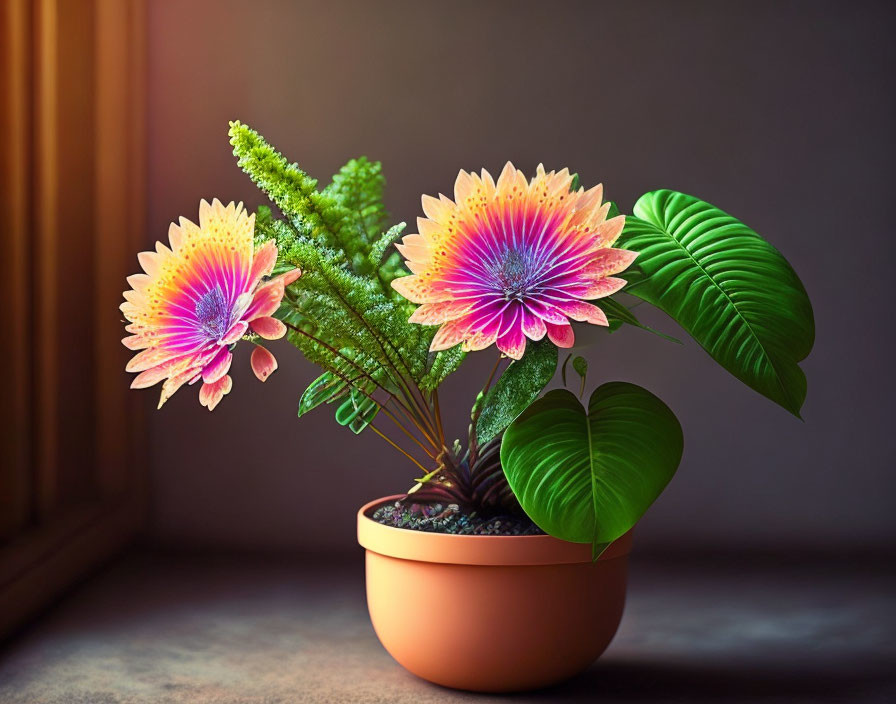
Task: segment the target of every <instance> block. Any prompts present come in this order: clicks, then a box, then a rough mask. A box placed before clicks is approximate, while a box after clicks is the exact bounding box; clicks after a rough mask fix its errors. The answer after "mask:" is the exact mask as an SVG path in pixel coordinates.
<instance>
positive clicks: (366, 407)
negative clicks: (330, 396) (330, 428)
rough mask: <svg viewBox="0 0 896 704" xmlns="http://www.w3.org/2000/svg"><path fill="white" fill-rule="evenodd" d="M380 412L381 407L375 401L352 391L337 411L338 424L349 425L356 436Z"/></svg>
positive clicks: (355, 390) (356, 391) (354, 390)
mask: <svg viewBox="0 0 896 704" xmlns="http://www.w3.org/2000/svg"><path fill="white" fill-rule="evenodd" d="M378 412H379V406H377V405H376V402H375V401H374V400H373V399H371V398H369V397H367V396H365V395H364V394H363V393H361V392H360V391H358V390H357V389H352V390H351V393H350V394H349V397H348V398H347V399H345V401H343V402H342V403H341V404H340V406H339V408H337V409H336V422H337V423H339V425H347V426H348V427H349V429H350V430H351V431H352V432H353V433H354V434H355V435H358V434H359V433H360V432H361V431H362V430H364V428H366V427H367V426H368V425H369V424H370V422H371V421H372V420H373V419H374V417H375V416H376V414H377V413H378Z"/></svg>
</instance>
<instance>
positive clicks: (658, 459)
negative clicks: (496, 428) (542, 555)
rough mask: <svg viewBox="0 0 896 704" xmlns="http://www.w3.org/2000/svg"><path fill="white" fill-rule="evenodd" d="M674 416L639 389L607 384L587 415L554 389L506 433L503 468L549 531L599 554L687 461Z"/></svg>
mask: <svg viewBox="0 0 896 704" xmlns="http://www.w3.org/2000/svg"><path fill="white" fill-rule="evenodd" d="M682 448H683V438H682V434H681V426H680V425H679V423H678V420H677V419H676V418H675V415H674V414H673V413H672V411H670V410H669V408H668V407H667V406H666V404H664V403H663V402H662V401H661V400H660V399H658V398H657V397H656V396H654V395H653V394H652V393H650V392H649V391H647V390H645V389H642V388H641V387H640V386H636V385H634V384H629V383H626V382H611V383H608V384H604V385H602V386H600V387H599V388H598V389H597V390H596V391H595V392H594V393H593V394H592V395H591V399H590V401H589V403H588V410H587V412H586V410H585V409H584V408H583V407H582V404H581V403H579V401H578V399H576V397H575V396H574V395H573V394H572V393H571V392H569V391H567V390H566V389H556V390H554V391H550V392H548V393H547V394H545V396H544V397H543V398H541V399H539V400H538V401H536V402H535V403H533V404H532V405H531V406H529V408H527V409H526V411H525V412H524V413H523V414H522V415H521V416H520V417H519V418H517V419H516V420H515V421H513V423H511V424H510V427H508V428H507V430H506V431H505V432H504V438H503V440H502V444H501V464H502V465H503V467H504V473H505V475H506V476H507V481H508V483H509V484H510V488H511V489H513V493H514V494H515V495H516V497H517V498H518V499H519V501H520V505H521V506H522V507H523V510H525V512H526V513H527V514H528V515H529V517H530V518H531V519H532V520H533V521H534V522H535V523H536V524H537V525H538V526H539V527H540V528H541V529H542V530H544V531H545V532H546V533H548V534H550V535H553V536H554V537H556V538H560V539H561V540H568V541H571V542H574V543H591V544H592V546H594V552H595V554H599V553H600V552H601V551H602V548H603V547H605V546H606V545H608V544H609V543H611V542H613V541H614V540H616V539H617V538H619V537H620V536H622V535H623V534H625V533H626V532H627V531H629V530H630V529H631V528H632V526H634V525H635V523H636V522H637V521H638V519H639V518H640V517H641V516H642V515H644V512H645V511H646V510H647V509H648V508H649V507H650V505H651V504H652V503H653V502H654V500H655V499H656V498H657V496H659V495H660V492H662V490H663V489H664V488H665V486H666V484H668V483H669V480H670V479H672V476H673V475H674V474H675V470H676V469H677V468H678V463H679V462H680V461H681V453H682Z"/></svg>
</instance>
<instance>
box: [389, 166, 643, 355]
mask: <svg viewBox="0 0 896 704" xmlns="http://www.w3.org/2000/svg"><path fill="white" fill-rule="evenodd" d="M571 185H572V176H571V175H570V174H569V171H568V170H567V169H564V170H563V171H560V172H554V171H551V172H549V173H545V170H544V167H543V166H541V165H539V166H538V170H537V173H536V175H535V177H534V178H533V179H532V180H531V181H527V180H526V177H525V175H524V174H523V173H522V172H521V171H519V170H517V169H516V168H514V166H513V164H511V163H510V162H507V165H506V166H505V167H504V170H503V171H502V172H501V175H500V177H499V178H498V181H497V183H496V182H495V181H494V179H492V177H491V175H490V174H489V173H488V171H486V170H485V169H483V170H482V174H481V175H477V174H475V173H472V174H471V173H467V172H466V171H461V172H460V173H459V174H458V176H457V181H456V183H455V185H454V200H453V201H452V200H450V199H449V198H447V197H445V196H443V195H440V196H439V198H433V197H431V196H426V195H424V196H423V212H424V213H425V214H426V217H425V218H418V219H417V226H418V229H419V234H413V235H408V236H406V237H405V238H404V239H403V240H402V243H401V244H399V245H397V246H398V249H399V251H400V252H401V253H402V255H403V256H404V257H405V259H406V264H407V267H408V268H409V269H410V270H411V272H412V274H411V275H410V276H404V277H402V278H399V279H395V280H394V281H393V282H392V286H393V287H394V288H395V289H396V290H397V291H398V292H399V293H401V294H402V295H403V296H404V297H405V298H407V299H408V300H410V301H412V302H414V303H420V304H422V305H420V307H419V308H417V310H416V311H414V313H413V315H412V316H411V318H410V321H411V322H413V323H421V324H423V325H440V326H441V327H440V328H439V330H438V332H437V333H436V335H435V337H434V338H433V341H432V346H431V349H432V350H444V349H448V348H450V347H453V346H455V345H457V344H459V343H460V344H462V345H463V349H464V350H466V351H473V350H480V349H484V348H486V347H489V346H490V345H492V344H496V345H497V347H498V349H499V350H501V352H503V353H504V354H506V355H507V356H508V357H512V358H514V359H519V358H520V357H522V356H523V353H524V352H525V349H526V339H527V338H528V339H530V340H540V339H542V338H543V337H544V336H545V335H547V336H548V338H550V340H551V341H552V342H553V343H554V344H556V345H557V346H559V347H572V345H573V342H574V335H573V330H572V326H571V325H570V320H576V321H583V322H588V323H592V324H595V325H607V324H608V321H607V317H606V315H605V314H604V312H603V311H602V310H601V309H600V308H598V307H597V306H595V305H593V304H591V303H588V302H587V301H589V300H593V299H597V298H603V297H604V296H609V295H611V294H613V293H616V292H617V291H619V289H621V288H622V287H623V286H624V285H625V281H624V280H623V279H620V278H614V277H613V274H618V273H619V272H621V271H622V270H624V269H625V268H626V267H628V265H629V264H631V263H632V261H633V260H634V258H635V257H636V256H637V255H636V253H635V252H630V251H627V250H624V249H614V248H613V247H612V244H613V243H614V242H615V241H616V239H617V238H618V237H619V234H620V233H621V232H622V227H623V225H624V223H625V218H624V216H622V215H619V216H617V217H614V218H611V219H609V220H608V219H607V213H608V211H609V208H610V204H609V203H603V204H602V199H603V189H602V187H601V186H595V187H594V188H592V189H590V190H588V191H585V190H584V189H581V188H580V189H578V190H577V191H570V187H571Z"/></svg>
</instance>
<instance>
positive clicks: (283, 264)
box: [121, 122, 814, 691]
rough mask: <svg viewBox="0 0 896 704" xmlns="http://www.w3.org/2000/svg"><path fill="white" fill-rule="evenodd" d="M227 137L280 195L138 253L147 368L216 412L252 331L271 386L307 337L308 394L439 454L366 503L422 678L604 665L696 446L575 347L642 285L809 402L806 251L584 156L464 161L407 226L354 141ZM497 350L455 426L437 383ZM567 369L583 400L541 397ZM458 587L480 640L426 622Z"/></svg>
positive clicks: (219, 211)
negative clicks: (448, 431) (654, 512)
mask: <svg viewBox="0 0 896 704" xmlns="http://www.w3.org/2000/svg"><path fill="white" fill-rule="evenodd" d="M230 142H231V144H232V145H233V149H234V154H235V155H236V157H237V159H238V164H239V166H240V167H242V169H243V170H244V171H245V172H246V173H247V174H248V175H249V176H250V178H251V179H252V180H253V181H254V182H255V184H256V185H257V186H258V187H259V188H260V189H261V190H262V191H264V192H265V193H266V194H267V195H268V196H269V197H270V199H271V200H272V201H273V203H274V204H275V205H276V206H277V208H278V210H279V213H278V214H277V215H275V214H274V213H272V211H271V210H270V209H269V208H267V207H264V206H262V207H259V208H258V210H257V212H256V213H254V214H252V215H249V214H248V213H247V212H246V211H245V210H244V209H243V207H242V204H240V205H234V204H233V203H231V204H230V205H227V206H224V205H223V204H221V203H220V202H218V201H217V200H215V201H214V202H213V203H211V204H209V203H206V202H205V201H203V202H202V204H201V205H200V210H199V222H198V224H194V223H192V222H190V221H189V220H186V219H183V218H181V219H180V221H179V223H178V224H172V225H171V229H170V231H169V245H167V246H166V245H163V244H161V243H159V244H157V247H156V251H155V252H144V253H141V254H140V255H139V262H140V264H141V266H142V268H143V273H140V274H136V275H134V276H131V277H129V278H128V283H129V284H130V285H131V290H129V291H127V292H125V294H124V297H125V303H124V304H123V305H122V306H121V309H122V312H123V313H124V315H125V317H126V318H127V320H128V324H127V328H126V329H127V331H128V332H129V336H128V337H126V338H125V339H124V344H125V345H126V346H127V347H128V348H130V349H132V350H135V351H137V354H136V355H135V356H134V357H133V358H132V359H131V361H130V363H129V364H128V367H127V369H128V371H131V372H138V376H137V377H136V378H135V379H134V380H133V384H132V386H134V387H137V388H140V387H146V386H150V385H153V384H155V383H158V382H162V393H161V400H160V404H159V405H160V406H161V405H162V404H163V403H164V402H165V401H166V400H167V399H168V398H170V396H171V395H172V394H173V393H174V392H175V391H176V390H177V389H178V388H180V387H181V386H182V385H183V384H195V383H201V388H200V391H199V399H200V402H201V403H202V404H203V405H205V406H206V407H208V408H209V410H211V409H214V408H215V406H216V405H217V404H218V403H219V402H220V401H221V399H222V398H223V396H224V395H226V394H227V393H229V392H230V390H231V385H232V384H231V379H230V376H229V374H228V371H229V369H230V364H231V360H232V354H231V350H232V348H233V346H234V345H236V344H237V343H239V342H240V341H241V340H245V341H247V342H249V343H251V344H252V345H254V349H253V352H252V355H251V366H252V369H253V371H254V372H255V374H256V376H257V377H258V378H259V379H261V380H262V381H264V380H265V379H267V378H268V377H269V376H270V375H271V373H272V372H273V371H274V370H275V369H276V368H277V362H276V360H275V359H274V357H273V355H272V354H271V353H270V352H269V351H268V350H267V349H266V347H265V346H264V345H265V342H266V341H267V340H273V339H277V338H281V337H283V336H286V337H287V338H288V339H289V341H290V342H291V343H292V344H293V345H295V347H297V348H298V349H299V350H300V351H301V352H302V353H303V354H304V355H305V357H307V358H308V359H309V360H311V361H312V362H314V363H315V364H317V365H319V366H320V367H321V368H322V370H323V373H322V374H321V376H319V377H318V378H317V379H315V380H314V381H313V382H312V383H311V384H310V386H308V388H307V389H305V390H304V392H303V393H301V394H297V396H298V398H299V400H298V414H299V415H300V416H301V415H304V414H305V413H308V412H310V411H311V410H313V409H316V408H319V407H322V406H325V405H330V406H331V407H333V408H334V409H335V410H334V415H335V419H336V421H337V422H338V423H340V424H341V425H344V426H347V427H348V428H349V429H350V430H351V431H353V432H354V433H361V432H373V433H376V434H377V435H379V436H381V437H382V438H383V439H384V440H385V441H386V442H387V443H388V444H389V445H390V446H391V447H392V448H393V449H394V450H396V451H398V452H399V453H401V455H402V456H403V458H404V459H405V460H407V461H408V462H409V463H410V464H411V465H412V466H413V467H414V468H415V469H416V472H417V476H415V477H414V478H413V479H414V481H413V486H412V488H411V489H410V490H408V491H406V492H405V493H403V494H400V495H396V496H390V497H385V498H381V499H377V500H374V501H372V502H371V503H369V504H367V505H366V506H364V507H362V508H361V510H360V511H359V513H358V539H359V542H360V544H361V545H362V546H363V547H364V548H365V549H366V561H367V589H368V605H369V609H370V615H371V619H372V622H373V625H374V628H375V629H376V632H377V634H378V636H379V638H380V640H381V642H382V643H383V645H384V646H385V647H386V649H387V650H388V651H389V652H390V653H391V654H392V655H393V656H394V657H395V658H396V660H398V661H399V662H400V663H401V664H402V665H404V666H405V667H406V668H408V669H409V670H410V671H412V672H414V673H416V674H417V675H419V676H421V677H424V678H426V679H429V680H431V681H433V682H437V683H439V684H443V685H447V686H450V687H457V688H462V689H470V690H480V691H513V690H522V689H528V688H533V687H539V686H543V685H547V684H550V683H552V682H557V681H559V680H562V679H564V678H566V677H569V676H571V675H573V674H575V673H576V672H578V671H580V670H582V669H584V668H586V667H587V666H588V665H589V664H590V663H592V662H593V661H594V660H595V659H596V658H597V657H598V656H599V655H600V654H601V652H602V651H603V650H604V648H606V646H607V645H608V643H609V642H610V640H611V639H612V637H613V635H614V633H615V631H616V628H617V626H618V623H619V619H620V617H621V614H622V609H623V604H624V600H625V582H626V564H627V555H628V552H629V548H630V544H631V531H632V528H633V526H634V525H635V523H636V522H637V521H638V519H639V518H640V517H641V516H642V515H643V514H644V512H645V511H646V510H647V508H648V507H649V506H650V505H651V503H653V501H654V500H655V499H656V498H657V496H658V495H659V494H660V492H661V491H662V490H663V488H664V487H665V486H666V484H667V483H668V482H669V480H670V479H671V478H672V475H673V474H674V473H675V470H676V468H677V467H678V463H679V461H680V459H681V454H682V446H683V441H682V432H681V427H680V426H679V423H678V421H677V420H676V418H675V416H674V414H673V413H672V412H671V411H670V410H669V408H668V407H667V406H666V405H665V404H664V403H663V402H662V401H661V400H660V399H658V398H657V397H656V396H654V395H653V394H652V393H650V392H649V391H647V390H645V389H643V388H641V387H639V386H636V385H634V384H631V383H624V382H613V381H611V382H608V383H604V384H602V385H600V386H598V387H597V389H596V390H594V391H593V392H592V393H591V395H590V397H588V399H587V402H585V403H584V404H583V403H582V401H580V398H579V397H580V396H582V395H583V392H584V390H585V383H586V382H585V379H586V372H587V362H586V361H585V359H584V358H582V357H576V358H575V359H574V360H572V362H571V364H570V357H569V356H568V355H567V356H565V358H563V357H561V356H560V353H559V350H560V349H563V348H569V347H571V346H572V345H573V342H574V330H573V326H572V324H571V323H572V322H573V321H575V322H581V323H589V324H592V325H597V326H602V327H604V328H606V329H607V330H608V331H611V332H612V331H613V330H616V329H617V328H618V327H620V326H622V325H632V326H637V327H642V328H643V327H644V326H643V325H642V324H641V323H640V322H639V320H638V318H636V317H635V315H634V314H633V313H632V311H631V310H630V308H629V307H628V306H626V305H625V304H624V302H623V301H622V300H619V299H620V297H621V296H620V294H621V293H623V292H624V294H625V295H628V296H630V297H634V298H636V299H640V300H641V301H646V302H648V303H651V304H653V305H654V306H656V307H658V308H660V309H661V310H663V311H664V312H665V313H667V314H668V315H669V316H671V317H672V318H673V319H674V320H675V321H677V322H678V324H679V325H680V326H681V327H682V328H683V329H684V330H685V331H687V332H688V333H689V334H690V335H691V336H692V337H693V338H694V339H695V340H696V341H697V342H698V343H699V344H700V345H701V346H702V347H703V348H704V349H705V350H706V351H707V352H708V353H709V354H710V356H712V358H713V359H715V360H716V361H717V362H718V363H719V364H721V365H722V366H723V367H724V368H725V369H727V370H728V371H729V372H731V373H732V374H734V375H735V376H736V377H737V378H739V379H740V380H741V381H743V382H744V383H745V384H747V385H748V386H750V387H752V388H753V389H755V390H756V391H758V392H759V393H761V394H763V395H765V396H766V397H768V398H769V399H771V400H772V401H774V402H775V403H777V404H779V405H781V406H783V407H784V408H786V409H787V410H788V411H790V412H791V413H793V414H794V415H797V416H798V415H799V411H800V407H801V406H802V403H803V400H804V398H805V394H806V380H805V376H804V375H803V373H802V371H801V370H800V367H799V366H798V363H799V362H800V361H801V360H802V359H804V358H805V357H806V356H807V355H808V354H809V351H810V350H811V348H812V344H813V338H814V322H813V317H812V308H811V305H810V303H809V299H808V297H807V295H806V292H805V290H804V288H803V286H802V284H801V283H800V280H799V279H798V277H797V276H796V274H795V273H794V271H793V269H792V268H791V267H790V265H789V264H788V263H787V261H786V260H785V259H784V258H783V257H782V256H781V255H780V254H779V253H778V252H777V251H776V250H775V249H774V248H773V247H772V246H771V245H770V244H768V243H767V242H766V241H765V240H763V239H762V238H760V237H759V235H757V234H756V233H755V232H753V231H752V230H751V229H750V228H748V227H747V226H746V225H743V224H742V223H740V222H739V221H738V220H736V219H735V218H733V217H731V216H730V215H728V214H726V213H724V212H723V211H721V210H719V209H718V208H716V207H714V206H712V205H710V204H708V203H705V202H703V201H701V200H699V199H697V198H694V197H692V196H688V195H684V194H682V193H676V192H673V191H668V190H661V191H653V192H650V193H647V194H646V195H644V196H642V197H641V198H640V199H639V200H638V201H637V203H636V204H635V206H634V211H633V215H627V216H626V215H622V214H620V212H619V210H618V209H617V208H616V206H615V205H614V204H613V203H611V202H605V201H604V198H603V191H602V188H601V186H596V187H593V188H590V189H588V190H586V189H584V188H582V187H580V185H579V181H578V177H577V176H576V175H571V174H570V173H569V172H568V171H567V170H565V169H564V170H563V171H559V172H555V171H551V172H546V171H545V170H544V169H543V168H542V167H541V166H539V167H538V169H537V171H536V173H535V175H534V177H532V178H531V179H528V178H526V176H524V175H523V173H522V172H520V171H519V170H517V169H516V168H514V167H513V166H512V165H511V164H510V163H508V164H507V166H505V167H504V170H503V171H502V172H501V174H500V176H499V177H498V179H497V180H495V179H493V178H492V177H491V175H490V174H489V173H488V172H486V171H484V170H483V171H482V172H481V174H475V173H467V172H465V171H461V172H460V174H459V175H458V177H457V182H456V184H455V190H454V194H453V196H454V197H453V199H451V198H447V197H446V196H442V195H440V196H439V197H438V198H434V197H429V196H423V212H424V214H425V217H421V218H418V221H417V233H415V234H407V235H406V234H405V233H404V229H405V225H404V223H400V224H398V225H395V226H392V227H388V222H387V214H386V211H385V208H384V206H383V201H382V190H383V185H384V180H383V176H382V172H381V167H380V164H379V163H374V162H370V161H368V160H366V159H364V158H361V159H356V160H352V161H349V162H348V163H347V164H346V165H345V166H344V167H343V168H342V169H341V170H340V171H339V173H338V174H336V175H335V176H334V178H333V180H332V182H331V183H330V184H329V185H327V186H326V187H324V188H318V184H317V181H315V180H314V179H312V178H311V177H309V176H308V175H307V174H305V173H304V172H303V171H302V170H301V169H299V167H298V166H297V165H295V164H290V163H289V162H287V161H286V159H284V158H283V157H282V156H281V155H280V154H279V153H278V152H276V151H275V150H274V149H273V148H272V147H271V146H270V145H268V144H267V143H266V142H265V141H264V139H263V138H262V137H261V136H260V135H259V134H258V133H256V132H255V131H253V130H251V129H250V128H248V127H247V126H245V125H243V124H241V123H239V122H234V123H231V125H230ZM645 329H647V328H645ZM495 348H497V354H495V352H494V349H495ZM486 350H490V351H491V353H492V354H495V357H496V359H495V363H494V366H493V368H492V370H491V373H490V375H489V377H488V379H487V380H486V382H485V384H484V386H483V388H482V389H481V390H479V391H478V395H476V396H475V397H473V395H472V393H471V413H470V423H469V433H468V437H466V438H464V439H463V441H460V440H456V439H453V438H448V437H446V436H445V432H444V427H443V424H442V412H441V408H440V405H439V389H440V387H441V386H442V384H444V383H445V382H446V379H447V378H448V377H449V376H450V375H451V374H452V372H454V371H455V370H456V369H457V368H458V367H459V365H460V364H461V363H462V362H463V361H464V358H465V356H466V355H467V354H469V353H474V352H479V351H486ZM486 353H488V352H480V354H486ZM558 367H559V368H560V372H561V377H562V379H563V383H564V386H566V385H567V382H571V383H572V384H573V385H575V386H577V387H578V391H579V394H578V395H577V394H576V393H574V392H573V391H570V390H567V389H566V388H561V389H555V390H552V391H548V392H546V393H545V392H544V389H545V388H546V386H547V385H548V383H549V382H550V381H551V380H552V378H553V377H554V376H555V373H556V372H557V370H558ZM573 375H576V378H577V379H578V381H575V380H571V378H572V376H573ZM409 483H411V482H409ZM458 600H462V601H463V608H457V609H452V610H451V622H450V623H447V624H444V627H445V628H450V629H452V630H453V631H455V632H457V633H460V634H462V636H463V637H462V640H461V641H460V643H459V644H457V645H454V646H452V647H432V648H430V647H426V646H425V645H424V644H422V643H421V641H420V639H419V637H418V634H419V631H420V628H421V627H423V625H422V622H424V621H425V620H427V619H431V618H436V615H435V614H438V613H443V611H440V610H439V607H440V605H444V604H447V603H456V602H457V601H458Z"/></svg>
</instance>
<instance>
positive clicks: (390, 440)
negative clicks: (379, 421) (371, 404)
mask: <svg viewBox="0 0 896 704" xmlns="http://www.w3.org/2000/svg"><path fill="white" fill-rule="evenodd" d="M368 427H369V428H370V429H371V430H373V432H375V433H376V434H377V435H379V436H380V437H381V438H382V439H383V440H385V441H386V442H387V443H389V444H390V445H391V446H392V447H394V448H395V449H396V450H398V451H399V452H400V453H401V454H403V455H404V456H405V457H407V458H408V459H409V460H410V461H411V462H413V463H414V464H415V465H417V466H418V467H419V468H420V471H421V472H423V473H424V474H427V473H428V472H429V470H427V469H426V467H424V466H423V465H422V464H420V463H419V462H418V461H417V460H415V459H414V458H413V457H412V456H411V455H410V453H408V452H407V451H405V449H404V448H402V447H400V446H399V445H398V444H396V443H395V442H393V441H392V439H391V438H389V437H388V436H387V435H386V434H385V433H383V432H382V431H381V430H380V429H379V428H377V427H376V426H375V425H374V424H373V423H368Z"/></svg>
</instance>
